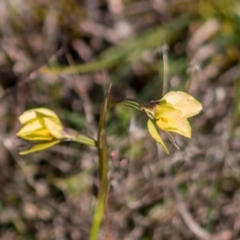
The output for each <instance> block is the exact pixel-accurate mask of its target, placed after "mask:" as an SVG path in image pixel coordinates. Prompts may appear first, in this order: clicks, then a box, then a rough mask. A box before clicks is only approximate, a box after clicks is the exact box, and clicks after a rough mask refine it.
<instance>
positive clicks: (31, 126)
mask: <svg viewBox="0 0 240 240" xmlns="http://www.w3.org/2000/svg"><path fill="white" fill-rule="evenodd" d="M43 128H44V124H43V122H42V121H39V120H33V121H31V122H29V123H28V124H27V125H26V126H24V127H23V128H22V129H21V130H20V131H19V132H18V133H17V135H18V136H19V137H21V134H24V133H28V132H33V131H37V130H40V129H43Z"/></svg>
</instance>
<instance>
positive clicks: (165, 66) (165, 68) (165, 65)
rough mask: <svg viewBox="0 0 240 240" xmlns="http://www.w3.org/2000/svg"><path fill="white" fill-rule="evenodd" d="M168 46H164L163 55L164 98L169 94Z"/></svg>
mask: <svg viewBox="0 0 240 240" xmlns="http://www.w3.org/2000/svg"><path fill="white" fill-rule="evenodd" d="M167 51H168V45H167V44H164V45H163V46H162V54H163V88H162V96H164V95H165V94H166V92H167V88H168V55H167Z"/></svg>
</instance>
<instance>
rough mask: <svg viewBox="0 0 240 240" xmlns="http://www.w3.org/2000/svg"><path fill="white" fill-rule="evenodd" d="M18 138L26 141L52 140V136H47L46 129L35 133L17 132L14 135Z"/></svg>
mask: <svg viewBox="0 0 240 240" xmlns="http://www.w3.org/2000/svg"><path fill="white" fill-rule="evenodd" d="M16 135H17V136H18V137H21V138H23V139H25V140H28V141H50V140H53V136H52V135H51V134H49V132H48V131H47V130H46V129H39V130H36V131H30V132H22V133H20V132H18V133H17V134H16Z"/></svg>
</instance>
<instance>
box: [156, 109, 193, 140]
mask: <svg viewBox="0 0 240 240" xmlns="http://www.w3.org/2000/svg"><path fill="white" fill-rule="evenodd" d="M156 123H157V125H158V127H159V128H160V129H162V130H163V131H169V132H175V133H178V134H180V135H183V136H184V137H187V138H190V137H191V126H190V124H189V122H188V120H187V119H186V118H183V117H181V115H180V114H179V113H178V112H177V111H175V112H172V113H170V114H168V115H164V116H162V117H161V118H159V119H158V120H157V122H156Z"/></svg>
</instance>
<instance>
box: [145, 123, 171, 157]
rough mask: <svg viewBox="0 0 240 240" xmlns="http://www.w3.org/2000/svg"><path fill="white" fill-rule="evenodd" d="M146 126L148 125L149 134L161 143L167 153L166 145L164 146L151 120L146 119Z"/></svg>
mask: <svg viewBox="0 0 240 240" xmlns="http://www.w3.org/2000/svg"><path fill="white" fill-rule="evenodd" d="M147 126H148V131H149V133H150V135H151V136H152V137H153V138H154V139H155V140H156V141H157V142H158V143H159V144H160V145H162V147H163V149H164V150H165V152H166V153H167V154H169V151H168V149H167V147H166V146H165V144H164V142H163V140H162V138H161V137H160V135H159V133H158V131H157V129H156V127H155V126H154V123H153V122H152V120H151V119H149V120H148V122H147Z"/></svg>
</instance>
